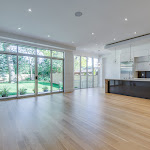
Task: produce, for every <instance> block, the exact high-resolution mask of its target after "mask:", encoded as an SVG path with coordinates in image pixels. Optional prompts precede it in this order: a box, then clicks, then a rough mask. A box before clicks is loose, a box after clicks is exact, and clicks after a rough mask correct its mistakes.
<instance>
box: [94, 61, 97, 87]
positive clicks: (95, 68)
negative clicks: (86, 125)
mask: <svg viewBox="0 0 150 150" xmlns="http://www.w3.org/2000/svg"><path fill="white" fill-rule="evenodd" d="M93 74H94V87H97V86H98V59H96V58H94V72H93Z"/></svg>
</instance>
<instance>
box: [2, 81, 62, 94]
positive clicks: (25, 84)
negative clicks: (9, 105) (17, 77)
mask: <svg viewBox="0 0 150 150" xmlns="http://www.w3.org/2000/svg"><path fill="white" fill-rule="evenodd" d="M34 86H35V82H34V81H21V82H19V89H20V88H25V89H27V90H26V92H27V93H26V94H34V91H33V90H34ZM45 86H46V87H48V91H50V89H51V85H50V82H45V81H39V82H38V92H39V93H43V89H42V88H43V87H45ZM4 87H6V88H8V89H9V96H10V95H17V92H16V91H17V84H16V83H8V82H7V83H0V91H1V90H2V89H3V88H4ZM53 91H59V85H58V84H54V83H53ZM0 97H1V95H0Z"/></svg>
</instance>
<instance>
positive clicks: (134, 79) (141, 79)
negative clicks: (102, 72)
mask: <svg viewBox="0 0 150 150" xmlns="http://www.w3.org/2000/svg"><path fill="white" fill-rule="evenodd" d="M105 80H120V81H147V82H150V78H133V79H105Z"/></svg>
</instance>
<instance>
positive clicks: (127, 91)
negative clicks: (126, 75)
mask: <svg viewBox="0 0 150 150" xmlns="http://www.w3.org/2000/svg"><path fill="white" fill-rule="evenodd" d="M108 92H109V93H114V94H121V95H127V96H133V97H139V98H146V99H150V82H149V81H128V80H110V81H109V84H108Z"/></svg>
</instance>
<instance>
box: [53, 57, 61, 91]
mask: <svg viewBox="0 0 150 150" xmlns="http://www.w3.org/2000/svg"><path fill="white" fill-rule="evenodd" d="M52 76H53V82H52V83H53V84H52V85H53V88H52V90H53V92H56V91H63V60H55V59H53V60H52Z"/></svg>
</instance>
